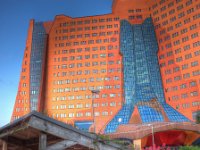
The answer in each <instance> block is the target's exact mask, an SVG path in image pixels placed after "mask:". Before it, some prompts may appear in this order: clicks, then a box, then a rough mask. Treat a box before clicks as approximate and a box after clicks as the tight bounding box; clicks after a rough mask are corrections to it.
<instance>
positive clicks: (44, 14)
mask: <svg viewBox="0 0 200 150" xmlns="http://www.w3.org/2000/svg"><path fill="white" fill-rule="evenodd" d="M111 6H112V0H1V1H0V10H1V13H0V58H1V59H0V66H1V69H0V126H2V125H5V124H7V123H9V121H10V117H11V114H12V110H13V106H14V102H15V97H16V93H17V88H18V82H19V75H20V71H21V63H22V57H23V52H24V48H25V42H26V36H27V30H28V25H29V20H30V19H32V18H33V19H35V20H36V21H49V20H53V19H54V16H55V15H58V14H65V15H68V16H72V17H81V16H92V15H99V14H107V13H111Z"/></svg>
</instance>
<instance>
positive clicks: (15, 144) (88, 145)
mask: <svg viewBox="0 0 200 150" xmlns="http://www.w3.org/2000/svg"><path fill="white" fill-rule="evenodd" d="M0 140H1V141H0V148H1V149H2V150H67V149H70V150H72V149H81V150H89V149H90V150H92V149H94V150H120V149H121V150H122V149H123V150H124V149H126V148H125V147H121V146H119V145H117V144H115V143H112V142H108V143H106V142H105V141H103V140H101V139H100V138H99V137H98V136H97V135H95V134H90V133H86V132H83V131H80V130H78V129H76V128H73V127H72V126H70V125H67V124H64V123H62V122H59V121H56V120H54V119H52V118H49V117H47V116H45V115H42V114H40V113H37V112H35V111H33V112H32V113H30V114H28V115H26V116H24V117H21V118H20V119H18V120H16V121H14V122H13V123H11V124H8V125H6V126H4V127H2V128H0Z"/></svg>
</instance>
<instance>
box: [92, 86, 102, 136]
mask: <svg viewBox="0 0 200 150" xmlns="http://www.w3.org/2000/svg"><path fill="white" fill-rule="evenodd" d="M91 93H92V113H93V114H92V115H93V122H94V133H96V128H95V115H94V95H95V94H99V93H100V91H99V90H91Z"/></svg>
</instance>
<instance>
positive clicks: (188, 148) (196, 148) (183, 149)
mask: <svg viewBox="0 0 200 150" xmlns="http://www.w3.org/2000/svg"><path fill="white" fill-rule="evenodd" d="M180 150H200V147H199V146H182V147H180Z"/></svg>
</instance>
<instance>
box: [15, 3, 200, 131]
mask: <svg viewBox="0 0 200 150" xmlns="http://www.w3.org/2000/svg"><path fill="white" fill-rule="evenodd" d="M199 20H200V2H199V1H197V0H113V5H112V13H110V14H105V15H98V16H88V17H79V18H72V17H70V16H66V15H57V16H56V17H55V18H54V20H53V21H49V22H36V21H35V20H31V21H30V25H29V29H28V37H27V41H26V47H25V51H24V58H23V62H22V71H21V75H20V82H19V88H18V93H17V96H16V102H15V106H14V110H13V115H12V119H11V120H15V119H17V118H19V117H20V116H23V115H25V114H27V113H29V112H30V111H33V110H37V111H40V112H43V113H45V114H47V115H48V116H50V117H53V118H56V119H57V120H60V121H63V122H65V123H68V124H73V125H75V126H77V127H78V128H81V129H84V130H88V129H89V128H93V130H95V131H96V132H105V133H110V132H115V131H116V129H117V127H118V126H119V125H120V124H129V123H135V124H137V123H150V122H165V121H169V122H187V121H194V119H195V116H196V114H197V113H198V111H199V109H200V93H199V92H200V64H199V63H200V62H199V60H200V38H199V34H200V33H199V32H200V23H199ZM93 123H94V124H95V125H93Z"/></svg>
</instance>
